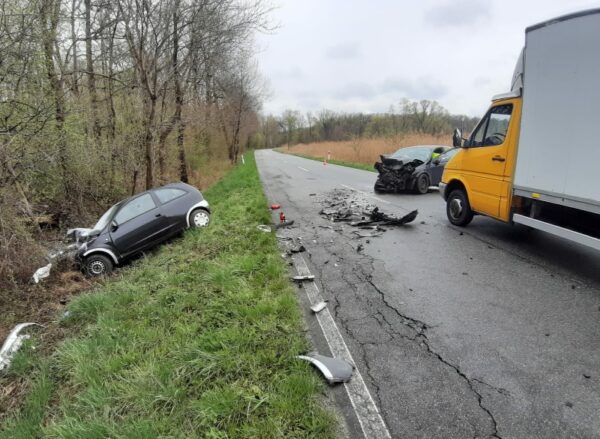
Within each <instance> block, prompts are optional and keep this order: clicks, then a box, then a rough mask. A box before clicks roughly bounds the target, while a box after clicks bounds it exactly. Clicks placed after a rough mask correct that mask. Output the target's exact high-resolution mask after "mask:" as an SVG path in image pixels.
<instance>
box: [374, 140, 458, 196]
mask: <svg viewBox="0 0 600 439" xmlns="http://www.w3.org/2000/svg"><path fill="white" fill-rule="evenodd" d="M458 150H459V149H458V148H452V147H450V146H441V145H417V146H408V147H404V148H400V149H399V150H398V151H396V152H395V153H393V154H390V155H382V156H381V161H380V162H377V163H375V169H376V170H377V172H378V173H379V175H378V176H377V181H376V182H375V192H378V193H401V192H414V193H417V194H425V193H427V192H428V190H429V188H430V187H431V186H437V185H438V184H439V182H440V180H441V178H442V173H443V172H444V166H446V163H448V162H449V161H450V159H451V158H452V157H454V155H455V154H456V153H457V152H458Z"/></svg>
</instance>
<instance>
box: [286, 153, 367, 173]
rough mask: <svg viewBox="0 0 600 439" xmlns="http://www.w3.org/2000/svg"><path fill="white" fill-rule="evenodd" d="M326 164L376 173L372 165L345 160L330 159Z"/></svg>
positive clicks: (299, 155) (317, 159)
mask: <svg viewBox="0 0 600 439" xmlns="http://www.w3.org/2000/svg"><path fill="white" fill-rule="evenodd" d="M282 152H283V151H282ZM284 154H290V155H295V156H298V157H302V158H304V159H309V160H315V161H317V162H322V161H323V160H325V157H313V156H311V155H306V154H298V153H287V152H284ZM327 163H331V164H333V165H340V166H347V167H348V168H355V169H362V170H363V171H371V172H376V171H375V168H374V167H373V165H367V164H366V163H356V162H347V161H345V160H335V159H331V160H329V161H328V162H327Z"/></svg>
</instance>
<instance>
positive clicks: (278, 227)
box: [275, 220, 294, 229]
mask: <svg viewBox="0 0 600 439" xmlns="http://www.w3.org/2000/svg"><path fill="white" fill-rule="evenodd" d="M292 224H294V220H290V221H284V222H282V223H279V224H275V228H276V229H281V228H282V227H288V226H291V225H292Z"/></svg>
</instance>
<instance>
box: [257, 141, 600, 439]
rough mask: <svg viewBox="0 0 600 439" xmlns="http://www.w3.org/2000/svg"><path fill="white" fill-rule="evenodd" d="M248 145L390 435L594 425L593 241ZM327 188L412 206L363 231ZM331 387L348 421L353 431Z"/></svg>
mask: <svg viewBox="0 0 600 439" xmlns="http://www.w3.org/2000/svg"><path fill="white" fill-rule="evenodd" d="M256 158H257V164H258V167H259V172H260V175H261V179H262V182H263V186H264V188H265V193H266V194H267V197H268V198H269V201H270V202H277V203H280V204H281V205H282V210H283V211H284V212H285V214H286V216H287V218H288V219H293V220H294V221H295V224H294V227H293V228H290V229H283V230H282V232H281V233H283V234H285V235H287V236H290V237H294V238H300V239H301V242H302V244H303V245H304V246H305V247H306V250H307V252H306V253H305V257H306V259H307V262H308V265H309V268H310V270H311V272H312V273H313V274H315V276H316V278H317V279H316V280H317V283H318V285H319V287H320V288H321V291H322V294H323V296H324V297H325V298H326V299H328V300H329V306H330V309H331V310H332V313H333V315H334V318H335V321H336V323H337V325H338V327H339V328H340V331H341V332H342V335H343V337H344V340H345V342H346V344H347V345H348V348H349V349H350V351H351V352H352V355H353V357H354V359H355V360H356V366H357V367H358V368H359V370H360V371H361V372H362V374H363V376H364V378H365V381H366V382H367V386H368V387H369V389H370V392H371V394H372V395H373V398H374V399H375V402H376V403H377V405H378V407H379V409H380V411H381V414H382V416H383V418H384V420H385V422H386V424H387V426H388V428H389V430H390V433H391V435H392V437H394V438H505V439H506V438H600V416H599V413H600V288H599V287H600V270H599V268H600V255H599V254H597V253H596V252H594V251H592V250H589V249H587V248H584V247H581V246H577V245H574V244H571V243H569V242H565V241H562V240H560V239H558V238H554V237H551V236H549V235H546V234H543V233H541V232H537V231H530V230H526V229H524V228H520V227H513V226H509V225H506V224H502V223H500V222H497V221H494V220H491V219H489V218H483V217H476V218H475V219H474V221H473V223H472V224H471V225H470V226H469V227H467V228H465V229H459V228H455V227H453V226H450V225H449V224H448V222H447V220H446V217H445V205H444V202H443V200H442V199H441V198H440V197H439V194H438V193H437V192H435V191H432V192H431V193H429V194H427V195H423V196H416V195H375V194H373V192H372V188H373V184H374V182H375V178H376V174H374V173H369V172H366V171H360V170H356V169H350V168H344V167H339V166H335V165H327V166H324V165H323V164H322V163H319V162H316V161H311V160H306V159H302V158H299V157H294V156H289V155H284V154H280V153H276V152H274V151H270V150H263V151H257V152H256ZM333 189H345V190H348V191H355V192H354V194H355V195H356V196H357V197H359V198H361V197H362V198H364V199H365V200H366V201H368V202H370V203H372V204H374V205H377V206H379V208H380V209H381V210H382V211H384V212H386V213H389V214H395V215H403V214H406V213H407V212H408V211H411V210H413V209H419V216H418V217H417V220H416V221H414V223H412V224H411V225H408V226H404V227H389V228H388V230H387V231H386V232H385V233H384V234H383V235H382V236H380V237H373V238H367V239H368V240H369V242H368V243H367V239H365V238H357V237H356V236H355V235H353V234H352V230H353V228H352V227H349V226H347V225H344V224H343V223H333V224H332V223H331V222H329V221H328V220H326V219H324V218H322V217H321V216H320V215H319V211H320V210H321V208H322V207H324V206H323V204H322V201H323V199H326V196H327V194H328V192H330V191H332V190H333ZM328 226H333V227H328ZM359 244H363V246H364V248H363V249H362V250H361V251H357V248H358V246H359ZM300 292H301V291H300ZM302 296H303V295H302V294H300V296H299V297H300V299H301V303H302V304H303V305H306V302H305V298H303V297H302ZM305 311H306V310H305ZM305 317H306V321H307V325H308V327H309V329H310V332H311V335H312V337H313V340H314V342H315V345H316V347H317V349H318V350H319V351H320V352H321V353H327V352H326V349H327V347H326V344H325V343H324V341H323V337H322V336H321V335H320V334H319V328H318V326H317V325H316V324H315V322H314V320H315V319H314V316H312V315H311V314H310V312H306V314H305ZM339 389H340V388H339V387H338V388H334V389H332V393H333V394H334V397H335V400H336V401H337V403H338V405H339V407H338V409H339V411H340V413H342V414H343V415H344V417H345V419H346V421H347V432H346V433H345V434H346V435H347V436H349V437H360V434H359V432H360V429H358V428H357V423H356V420H355V419H352V410H351V409H350V408H349V407H348V401H347V400H345V399H344V396H343V394H342V392H341V391H340V390H339Z"/></svg>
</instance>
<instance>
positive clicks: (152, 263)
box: [0, 154, 335, 439]
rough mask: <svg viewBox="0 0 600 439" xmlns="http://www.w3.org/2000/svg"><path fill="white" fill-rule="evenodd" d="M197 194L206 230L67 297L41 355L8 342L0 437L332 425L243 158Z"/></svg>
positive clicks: (326, 428) (314, 432)
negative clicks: (21, 392) (10, 403)
mask: <svg viewBox="0 0 600 439" xmlns="http://www.w3.org/2000/svg"><path fill="white" fill-rule="evenodd" d="M205 196H206V197H207V199H208V200H209V201H210V202H211V205H212V208H213V217H212V218H213V223H212V224H211V226H210V227H209V228H207V229H204V230H194V231H190V232H188V233H186V235H185V237H184V238H183V239H180V240H178V241H176V242H174V243H172V244H170V245H167V246H164V247H163V248H162V249H161V250H160V251H159V252H158V254H157V255H156V256H153V257H151V258H148V259H146V260H143V261H140V262H139V263H137V264H135V266H134V267H132V268H130V269H127V270H123V272H122V275H121V276H120V278H119V279H114V280H109V281H107V282H106V284H105V285H104V286H102V287H100V288H98V289H97V290H95V291H93V292H90V293H88V294H84V295H82V296H80V297H78V298H77V299H75V300H74V301H73V302H72V303H71V304H70V305H69V307H68V308H69V311H70V315H69V317H68V318H67V319H65V320H63V321H61V323H60V325H61V327H62V328H63V329H64V330H66V331H69V332H70V333H72V334H76V335H74V336H73V337H72V338H68V339H66V340H65V341H64V342H63V343H62V344H61V345H60V346H59V348H58V349H57V351H56V352H54V353H53V354H52V355H50V356H47V357H42V356H40V355H39V353H38V355H36V351H35V350H33V346H32V344H28V345H26V346H25V348H24V349H22V350H21V351H20V353H19V354H18V355H17V357H16V358H15V361H14V363H13V367H12V368H11V370H10V372H9V376H8V377H5V378H4V379H5V380H6V379H10V380H13V381H21V382H23V383H24V387H25V388H26V389H27V396H26V397H25V401H24V404H23V405H22V406H21V407H20V409H19V410H18V411H16V412H15V413H11V414H9V415H8V416H7V417H6V418H5V419H4V420H3V423H2V426H1V427H0V438H12V439H17V438H36V437H39V438H42V437H43V438H64V439H67V438H106V437H111V438H158V437H163V438H167V437H168V438H184V437H185V438H192V437H202V438H214V439H217V438H261V439H262V438H315V437H318V438H330V437H333V436H334V429H335V420H334V418H333V415H331V414H330V413H329V412H327V411H326V410H325V409H324V407H323V405H322V402H321V397H320V392H322V391H323V384H322V382H321V380H320V378H319V376H318V375H317V374H316V373H314V371H313V370H311V368H310V367H309V366H308V365H307V364H305V363H303V362H300V361H298V360H296V359H295V358H294V357H295V355H296V354H298V353H299V352H303V351H305V350H306V349H307V348H308V343H307V341H306V338H305V336H304V331H303V328H304V327H303V323H302V318H301V314H300V310H299V308H298V304H297V301H296V297H295V293H294V291H293V289H292V287H291V286H290V284H289V281H288V272H287V267H286V266H285V264H284V262H283V260H282V259H281V257H280V256H279V252H278V248H277V243H276V240H275V237H274V236H273V235H272V234H265V233H263V232H260V231H258V230H257V229H256V225H257V224H260V223H267V222H269V221H270V214H269V213H268V211H267V209H266V200H265V198H264V195H263V194H262V189H261V186H260V181H259V178H258V173H257V171H256V166H255V162H254V159H253V156H252V155H250V154H248V155H247V159H246V165H245V166H243V165H240V166H239V167H237V168H236V169H234V170H233V171H232V172H231V173H230V174H228V175H227V176H226V177H225V178H224V179H223V180H222V181H221V182H219V183H217V184H216V185H214V186H213V187H211V188H210V189H209V190H207V191H206V192H205ZM2 384H3V383H2V381H1V380H0V387H2V386H1V385H2Z"/></svg>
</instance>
